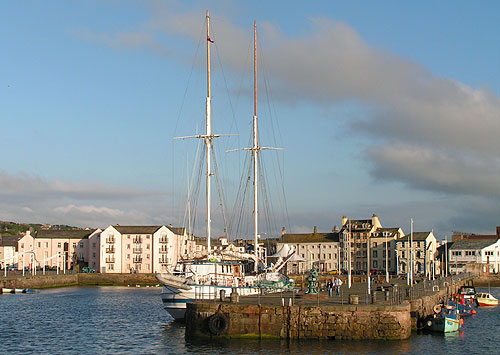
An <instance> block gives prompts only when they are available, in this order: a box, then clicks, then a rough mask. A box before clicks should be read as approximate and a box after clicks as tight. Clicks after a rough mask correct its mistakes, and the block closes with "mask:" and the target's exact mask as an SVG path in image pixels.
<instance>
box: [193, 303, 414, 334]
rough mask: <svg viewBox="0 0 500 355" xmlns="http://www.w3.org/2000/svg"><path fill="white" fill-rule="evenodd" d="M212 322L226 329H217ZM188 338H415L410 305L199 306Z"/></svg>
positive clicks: (194, 310)
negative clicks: (412, 329)
mask: <svg viewBox="0 0 500 355" xmlns="http://www.w3.org/2000/svg"><path fill="white" fill-rule="evenodd" d="M214 317H219V319H218V321H221V320H222V324H220V323H219V324H215V323H214V322H213V321H212V319H213V318H214ZM211 322H212V324H211ZM214 324H215V328H216V329H215V331H213V330H214V329H213V328H214ZM219 332H220V334H214V333H219ZM186 335H189V336H194V337H223V338H242V337H245V338H248V337H253V338H278V339H305V338H307V339H371V340H375V339H382V340H401V339H407V338H409V337H410V335H411V319H410V305H409V304H408V303H404V304H401V305H394V306H379V305H329V306H305V305H300V306H299V305H297V306H263V305H249V304H235V303H225V302H223V303H212V302H201V301H198V302H194V303H191V304H188V305H187V310H186Z"/></svg>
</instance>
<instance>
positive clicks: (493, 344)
mask: <svg viewBox="0 0 500 355" xmlns="http://www.w3.org/2000/svg"><path fill="white" fill-rule="evenodd" d="M159 293H160V289H158V288H126V287H74V288H63V289H52V290H43V291H42V292H41V293H38V294H30V295H1V296H0V324H1V325H2V330H1V331H0V353H7V352H13V353H18V354H21V353H37V354H39V353H65V354H82V353H84V354H85V353H86V354H89V353H121V354H138V353H141V354H152V353H170V354H186V353H195V354H214V353H231V354H249V353H254V354H329V353H343V354H393V353H398V354H422V353H431V352H432V353H442V354H445V353H458V352H460V353H487V352H489V353H497V349H498V347H499V346H500V339H499V338H500V337H498V336H497V334H498V332H499V330H500V326H499V323H498V320H499V319H500V317H499V315H500V307H497V308H490V309H479V310H478V314H477V315H475V316H472V317H469V318H467V319H465V324H464V327H463V328H462V331H460V332H456V333H453V334H449V335H448V334H447V335H445V336H443V335H439V334H415V335H414V336H412V337H411V338H410V339H408V340H403V341H290V342H288V341H280V340H261V341H259V340H231V341H205V340H203V341H200V340H193V339H189V338H188V339H186V338H185V327H184V326H183V325H181V324H177V323H174V322H172V318H171V317H170V316H169V315H168V314H167V313H166V312H165V310H164V309H163V307H162V304H161V300H160V296H159ZM491 293H493V294H494V295H495V296H496V297H500V289H499V288H492V289H491Z"/></svg>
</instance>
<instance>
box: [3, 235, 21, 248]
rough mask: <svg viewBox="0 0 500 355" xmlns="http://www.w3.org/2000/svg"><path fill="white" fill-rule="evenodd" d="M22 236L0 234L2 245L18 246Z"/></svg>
mask: <svg viewBox="0 0 500 355" xmlns="http://www.w3.org/2000/svg"><path fill="white" fill-rule="evenodd" d="M19 239H20V237H19V236H18V235H0V246H3V247H17V242H18V241H19Z"/></svg>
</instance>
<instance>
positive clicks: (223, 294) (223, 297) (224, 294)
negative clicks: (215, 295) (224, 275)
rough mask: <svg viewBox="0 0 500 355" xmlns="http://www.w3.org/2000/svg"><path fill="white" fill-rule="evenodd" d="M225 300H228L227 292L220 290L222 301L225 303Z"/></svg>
mask: <svg viewBox="0 0 500 355" xmlns="http://www.w3.org/2000/svg"><path fill="white" fill-rule="evenodd" d="M225 298H226V290H220V301H221V302H224V299H225Z"/></svg>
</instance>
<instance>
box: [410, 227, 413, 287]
mask: <svg viewBox="0 0 500 355" xmlns="http://www.w3.org/2000/svg"><path fill="white" fill-rule="evenodd" d="M410 251H411V253H410V262H411V265H410V266H411V267H410V282H411V287H413V264H414V260H413V258H414V255H413V218H412V219H411V242H410Z"/></svg>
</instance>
